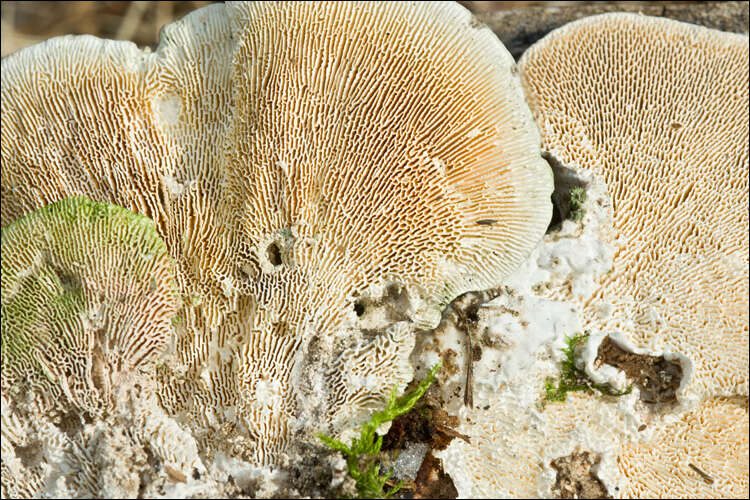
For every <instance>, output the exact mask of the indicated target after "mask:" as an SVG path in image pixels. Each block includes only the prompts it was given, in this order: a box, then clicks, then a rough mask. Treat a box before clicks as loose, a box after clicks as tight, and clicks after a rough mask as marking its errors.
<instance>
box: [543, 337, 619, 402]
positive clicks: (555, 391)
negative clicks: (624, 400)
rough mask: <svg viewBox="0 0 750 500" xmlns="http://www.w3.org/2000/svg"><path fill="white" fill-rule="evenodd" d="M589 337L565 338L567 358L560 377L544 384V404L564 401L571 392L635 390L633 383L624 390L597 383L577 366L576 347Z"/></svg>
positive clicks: (612, 393) (617, 392)
mask: <svg viewBox="0 0 750 500" xmlns="http://www.w3.org/2000/svg"><path fill="white" fill-rule="evenodd" d="M588 337H589V335H588V334H578V335H574V336H572V337H566V338H565V343H566V347H565V348H563V350H562V352H563V354H565V359H563V362H562V366H561V368H560V378H558V379H557V380H555V379H554V378H551V377H550V378H548V379H547V381H546V383H545V384H544V398H543V400H542V403H543V404H544V403H548V402H560V403H562V402H564V401H565V400H566V399H567V396H568V393H569V392H576V391H589V392H592V391H597V392H599V393H600V394H604V395H606V396H624V395H625V394H630V392H631V391H632V390H633V386H632V385H630V386H628V387H627V388H625V389H623V390H622V391H617V390H615V389H613V388H612V387H611V386H610V385H609V384H597V383H595V382H594V381H593V380H591V378H589V376H588V375H587V374H586V372H585V371H584V370H581V369H580V368H578V366H576V362H575V357H576V348H577V347H578V346H579V345H580V344H583V343H584V342H585V341H586V340H587V339H588Z"/></svg>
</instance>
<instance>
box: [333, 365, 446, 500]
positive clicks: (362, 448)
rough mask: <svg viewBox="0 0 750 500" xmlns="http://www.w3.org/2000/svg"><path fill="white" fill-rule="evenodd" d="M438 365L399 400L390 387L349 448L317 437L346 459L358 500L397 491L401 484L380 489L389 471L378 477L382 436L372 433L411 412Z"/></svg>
mask: <svg viewBox="0 0 750 500" xmlns="http://www.w3.org/2000/svg"><path fill="white" fill-rule="evenodd" d="M441 364H442V361H440V362H438V364H436V365H435V366H434V367H433V368H432V370H430V373H429V375H428V376H427V377H425V378H424V379H423V380H422V381H421V382H419V385H418V386H417V387H416V388H415V389H414V390H412V391H410V392H407V393H406V394H404V395H403V396H401V397H400V398H397V397H396V388H395V387H394V388H393V391H392V392H391V396H390V397H389V398H388V403H387V404H386V406H385V409H384V410H383V411H380V412H377V413H375V414H374V415H373V416H372V417H371V418H370V421H369V422H367V423H366V424H365V425H364V426H363V427H362V429H361V430H360V434H359V438H354V439H352V443H351V445H350V446H347V445H345V444H344V443H342V442H341V441H339V440H337V439H333V438H331V437H329V436H326V435H323V434H318V437H319V438H320V440H321V441H323V443H325V444H326V445H327V446H328V447H329V448H332V449H334V450H338V451H340V452H341V453H343V454H344V456H345V457H346V464H347V468H348V470H349V475H350V476H351V477H352V478H353V479H354V481H355V482H356V484H357V492H358V493H359V498H389V497H391V496H393V495H394V494H395V493H396V492H397V491H398V490H399V489H400V488H401V483H398V484H397V485H396V486H394V487H393V488H391V489H390V490H388V491H384V490H383V486H385V482H386V481H387V480H388V478H389V477H390V476H391V474H392V473H393V470H391V471H389V472H388V473H387V474H386V475H384V476H381V475H380V464H379V463H378V461H377V456H378V453H380V447H381V446H382V445H383V436H377V438H376V437H375V436H376V435H377V434H376V433H375V430H376V429H377V428H378V427H379V426H380V425H381V424H383V423H385V422H390V421H391V420H393V419H394V418H396V417H398V416H400V415H403V414H404V413H406V412H408V411H409V410H411V409H412V407H414V405H415V404H416V402H417V401H419V398H421V397H422V395H424V393H425V391H427V388H428V387H430V385H431V384H432V383H433V382H434V381H435V373H437V371H438V370H439V369H440V366H441Z"/></svg>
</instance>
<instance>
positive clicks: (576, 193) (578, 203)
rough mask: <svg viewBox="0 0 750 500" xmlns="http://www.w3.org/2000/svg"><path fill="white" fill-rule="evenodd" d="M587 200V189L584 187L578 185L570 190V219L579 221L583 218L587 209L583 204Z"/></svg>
mask: <svg viewBox="0 0 750 500" xmlns="http://www.w3.org/2000/svg"><path fill="white" fill-rule="evenodd" d="M585 202H586V191H584V189H583V188H582V187H576V188H573V189H571V190H570V205H569V207H570V219H571V220H573V221H575V222H578V221H580V220H581V219H583V214H584V213H586V211H585V210H584V209H583V204H584V203H585Z"/></svg>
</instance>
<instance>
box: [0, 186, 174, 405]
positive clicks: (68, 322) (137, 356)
mask: <svg viewBox="0 0 750 500" xmlns="http://www.w3.org/2000/svg"><path fill="white" fill-rule="evenodd" d="M2 255H3V259H2V273H0V279H1V280H2V296H1V299H2V309H1V310H0V316H1V324H2V332H1V335H2V344H1V345H2V389H3V390H5V389H8V390H10V391H11V393H12V394H23V393H24V392H29V393H31V394H33V398H36V399H39V400H40V401H41V402H42V403H43V404H45V405H48V404H49V405H54V406H66V405H68V404H73V405H74V406H78V407H80V408H83V409H86V410H89V411H91V412H94V413H96V412H98V411H99V410H100V409H101V408H102V407H103V406H106V401H107V395H106V394H103V392H106V391H107V390H109V388H110V387H113V386H115V385H116V380H117V378H118V374H117V372H118V370H120V371H122V370H131V369H133V368H135V367H136V366H139V365H142V364H144V363H147V362H150V360H152V358H154V357H155V354H156V353H158V352H160V351H161V350H162V349H163V348H165V347H166V342H167V339H168V336H169V333H170V330H171V320H172V318H173V317H174V316H175V313H176V310H177V304H178V296H177V293H176V285H175V280H174V275H175V268H174V263H173V261H172V259H171V257H170V256H169V254H168V253H167V248H166V245H165V244H164V242H163V241H162V239H161V238H160V237H159V235H158V233H157V232H156V228H155V225H154V223H153V221H151V220H150V219H148V218H147V217H144V216H141V215H137V214H134V213H133V212H130V211H129V210H127V209H125V208H122V207H118V206H115V205H109V204H106V203H97V202H93V201H91V200H89V199H87V198H84V197H72V198H67V199H64V200H61V201H59V202H56V203H53V204H51V205H47V206H45V207H43V208H41V209H39V210H37V211H35V212H32V213H31V214H29V215H27V216H24V217H21V218H19V219H17V220H16V221H14V222H13V223H11V224H10V225H8V226H7V227H6V228H4V229H3V230H2ZM113 362H114V365H113V366H115V367H112V366H110V364H111V363H113ZM102 370H103V371H102ZM94 372H96V373H94ZM102 373H104V374H105V375H106V377H107V378H108V380H109V382H107V383H104V385H102V379H101V376H102ZM92 381H93V382H92Z"/></svg>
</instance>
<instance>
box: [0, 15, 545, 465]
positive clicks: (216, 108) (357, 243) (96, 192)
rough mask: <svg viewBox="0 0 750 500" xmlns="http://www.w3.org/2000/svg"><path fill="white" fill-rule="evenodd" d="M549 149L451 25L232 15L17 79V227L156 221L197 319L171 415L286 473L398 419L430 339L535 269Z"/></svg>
mask: <svg viewBox="0 0 750 500" xmlns="http://www.w3.org/2000/svg"><path fill="white" fill-rule="evenodd" d="M539 142H540V138H539V135H538V132H537V130H536V126H535V124H534V122H533V119H532V116H531V113H530V111H529V109H528V107H527V105H526V103H525V101H524V97H523V91H522V88H521V84H520V80H519V78H518V76H517V72H516V68H515V65H514V62H513V59H512V57H511V56H510V55H509V54H508V52H507V51H506V50H505V48H504V47H503V46H502V44H501V43H500V42H499V41H498V40H497V39H496V38H495V36H494V35H493V34H492V33H491V32H490V31H489V30H488V29H486V28H483V27H479V26H477V25H476V23H474V22H472V18H471V16H470V14H469V13H468V11H466V10H465V9H463V8H462V7H460V6H458V5H457V4H408V3H351V4H350V3H336V4H331V5H323V4H318V3H288V4H270V3H262V2H259V3H241V2H238V3H232V2H228V3H227V4H221V5H212V6H209V7H206V8H204V9H200V10H198V11H196V12H194V13H192V14H190V15H189V16H187V17H186V18H184V19H182V20H181V21H178V22H176V23H173V24H171V25H169V26H167V27H165V28H164V30H163V32H162V39H161V42H160V45H159V46H158V48H157V49H156V50H155V52H149V51H140V50H138V49H137V48H136V47H135V46H134V45H133V44H131V43H127V42H112V41H104V40H99V39H95V38H91V37H62V38H56V39H52V40H50V41H48V42H46V43H44V44H40V45H37V46H34V47H31V48H28V49H25V50H22V51H19V52H17V53H15V54H12V55H11V56H9V57H7V58H5V59H3V61H2V141H1V144H0V150H1V152H2V163H3V169H2V188H1V189H2V196H3V205H2V224H3V225H7V224H8V223H10V222H11V221H12V220H14V219H15V218H17V217H19V216H21V215H24V214H27V213H29V212H30V211H31V210H34V209H36V208H39V207H42V206H44V205H46V204H48V203H50V202H54V201H57V200H59V199H61V198H64V197H67V196H70V195H77V194H83V195H87V196H89V197H91V198H92V199H95V200H97V201H107V202H110V203H115V204H117V205H120V206H123V207H126V208H128V209H130V210H133V211H134V212H137V213H140V214H143V215H146V216H148V217H150V218H152V219H153V220H154V222H155V225H156V229H157V231H158V233H159V235H160V236H161V237H162V238H163V239H164V242H165V243H166V246H167V250H168V252H169V254H170V255H171V256H172V257H173V258H174V260H175V262H176V265H177V283H178V286H179V291H180V294H181V295H182V298H183V306H182V308H181V309H180V311H179V312H178V316H177V319H176V320H175V322H174V337H175V342H174V350H173V353H174V354H173V357H172V358H171V359H169V360H167V361H166V362H165V363H163V364H162V365H160V366H159V368H158V373H157V375H158V380H159V384H160V385H159V387H160V388H159V391H158V396H159V398H160V401H161V404H162V405H163V407H164V408H165V409H166V410H167V412H168V413H169V414H170V415H172V416H174V417H175V418H177V419H178V420H179V421H180V422H181V423H182V424H185V425H188V426H189V427H190V428H191V429H192V431H193V433H194V435H195V436H196V439H197V440H198V443H199V445H200V447H201V448H202V449H204V450H208V451H206V453H208V454H212V453H214V451H215V450H218V449H221V450H223V452H226V453H227V454H228V455H229V456H234V457H240V458H241V459H243V460H247V461H249V462H250V463H255V464H268V463H274V462H277V459H278V457H280V456H281V455H282V454H283V453H284V452H285V450H287V449H288V448H289V446H290V443H291V435H292V433H293V432H294V431H297V430H302V431H308V432H309V431H313V430H319V429H321V428H323V429H325V428H328V429H329V430H330V431H331V432H339V431H341V430H342V429H345V428H347V427H351V426H352V425H355V424H357V423H359V422H361V421H362V420H364V419H365V418H366V416H367V413H368V412H370V411H371V410H372V409H375V408H378V407H382V405H383V404H384V403H385V400H386V398H387V395H388V394H389V393H390V391H391V389H392V387H393V386H394V385H395V386H398V387H399V388H403V387H404V386H405V385H406V383H407V382H408V381H409V380H410V379H411V378H412V369H411V366H410V364H409V359H408V356H409V353H410V351H411V348H412V346H413V343H414V334H413V331H412V330H413V327H414V325H416V326H418V327H433V326H435V325H436V324H437V322H438V320H439V318H440V312H441V310H442V308H443V306H444V305H445V304H447V303H448V302H450V301H451V300H452V299H453V298H455V297H456V296H457V295H459V294H460V293H463V292H466V291H468V290H471V289H481V288H485V287H489V286H494V285H495V284H496V283H497V282H498V281H499V280H500V279H501V278H502V276H504V275H506V274H507V273H509V272H510V271H511V270H512V269H513V268H514V267H515V266H517V265H518V264H519V263H520V262H521V261H522V260H523V259H524V258H525V257H526V256H527V255H528V253H529V252H530V251H531V249H532V248H533V246H534V245H535V243H536V242H537V241H538V240H539V238H541V236H542V234H543V233H544V230H545V229H546V227H547V225H548V223H549V219H550V213H551V204H550V194H551V192H552V185H553V183H552V176H551V173H550V169H549V167H548V165H547V164H546V162H545V161H544V160H543V159H542V158H541V156H540V149H539ZM394 286H395V287H397V288H398V290H401V291H400V292H399V293H398V294H396V296H397V298H398V302H397V304H395V305H392V306H388V307H386V306H384V307H382V308H381V309H382V312H378V311H375V312H373V311H367V310H364V311H361V308H365V309H366V304H375V303H377V304H381V303H382V302H383V300H384V298H387V297H386V296H390V295H389V294H390V292H389V290H391V289H392V287H394ZM363 304H365V306H363ZM358 307H359V308H360V309H358ZM357 311H359V312H360V313H361V316H362V321H364V322H366V324H367V325H373V324H374V325H377V327H376V328H371V327H370V326H368V329H367V330H366V331H364V332H363V331H362V327H363V325H361V324H360V323H359V322H360V317H359V316H358V312H357ZM394 311H395V312H394ZM386 313H387V314H386ZM376 316H378V317H376Z"/></svg>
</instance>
